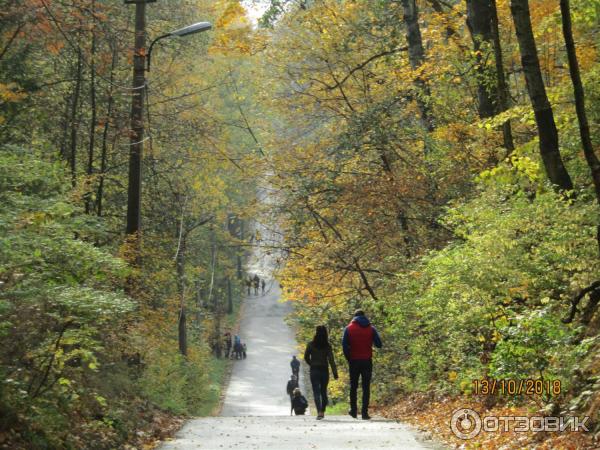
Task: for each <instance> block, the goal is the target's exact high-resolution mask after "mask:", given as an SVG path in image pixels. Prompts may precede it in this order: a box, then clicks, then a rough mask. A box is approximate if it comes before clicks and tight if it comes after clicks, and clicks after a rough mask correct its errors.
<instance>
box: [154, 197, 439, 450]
mask: <svg viewBox="0 0 600 450" xmlns="http://www.w3.org/2000/svg"><path fill="white" fill-rule="evenodd" d="M265 197H266V196H265ZM265 197H263V199H262V200H263V201H267V202H268V200H269V199H265ZM257 230H258V233H257V235H258V236H261V242H262V243H263V245H264V247H270V246H271V245H272V244H276V243H277V239H276V234H277V233H276V232H274V231H272V230H269V229H267V228H265V227H264V226H261V225H260V224H259V225H258V226H257ZM277 257H278V255H276V254H273V253H271V252H267V251H264V250H263V249H261V246H257V247H255V251H254V253H253V256H252V258H251V261H250V262H249V265H248V272H249V273H251V274H255V273H256V274H258V276H260V277H261V278H265V279H266V280H267V292H265V295H261V294H259V295H250V296H248V297H247V298H246V299H245V300H244V308H243V317H242V321H241V326H240V336H241V338H242V341H245V342H246V343H247V345H248V357H247V359H245V360H240V361H235V362H234V367H233V371H232V375H231V380H230V382H229V386H228V388H227V391H226V393H225V400H224V404H223V408H222V411H221V416H220V417H205V418H199V419H194V420H190V421H188V422H187V423H186V425H185V426H184V427H183V428H182V429H181V430H180V432H179V433H178V434H177V436H176V439H174V440H172V441H170V442H167V443H165V444H163V446H162V447H161V449H163V450H175V449H177V450H191V449H210V450H221V449H239V450H246V449H248V450H250V449H257V450H263V449H264V450H270V449H272V450H304V449H322V450H337V449H340V450H341V449H361V450H378V449H425V448H433V447H431V446H427V445H425V444H424V443H422V442H420V441H419V440H418V437H417V434H415V433H414V432H413V431H411V430H410V429H409V428H408V427H407V426H406V425H403V424H400V423H397V422H394V421H388V420H377V419H374V420H371V421H362V420H355V419H352V418H351V417H350V416H326V417H325V419H324V420H322V421H317V420H316V419H315V416H312V415H307V416H294V417H290V403H289V398H288V397H287V395H286V392H285V387H286V383H287V380H288V379H289V377H290V374H291V368H290V365H289V363H290V360H291V357H292V355H293V354H296V353H298V347H297V343H296V341H295V339H294V333H293V331H292V330H291V329H290V327H289V326H288V325H287V324H286V323H285V317H286V316H287V315H288V314H289V313H290V312H291V305H289V304H287V303H282V302H281V301H280V297H281V292H280V289H279V286H278V284H277V283H276V282H274V281H273V280H272V273H273V270H274V268H275V267H276V265H277V264H276V263H277ZM339 363H340V366H342V365H343V362H342V361H340V362H339ZM308 384H309V383H308V382H306V380H304V375H303V371H302V370H301V372H300V387H301V389H302V390H303V392H306V389H307V387H308V386H307V385H308ZM313 409H314V408H313ZM309 412H310V410H309Z"/></svg>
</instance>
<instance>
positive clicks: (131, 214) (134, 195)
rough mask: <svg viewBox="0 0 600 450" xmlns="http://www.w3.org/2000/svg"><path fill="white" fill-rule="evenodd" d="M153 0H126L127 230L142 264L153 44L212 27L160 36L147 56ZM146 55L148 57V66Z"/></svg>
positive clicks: (197, 26)
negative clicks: (129, 38)
mask: <svg viewBox="0 0 600 450" xmlns="http://www.w3.org/2000/svg"><path fill="white" fill-rule="evenodd" d="M152 1H153V0H127V1H126V3H135V47H134V55H133V88H132V90H131V92H132V94H131V133H130V143H129V176H128V187H127V227H126V233H127V235H128V236H130V239H132V241H133V242H132V243H133V244H134V246H135V249H134V255H135V256H134V258H132V259H133V261H132V262H133V263H134V264H136V265H139V263H140V236H139V233H140V231H141V218H142V216H141V208H142V155H143V150H144V140H145V139H144V95H145V93H146V89H147V86H146V72H147V71H149V70H150V54H151V52H152V46H153V45H154V44H155V43H156V42H157V41H159V40H160V39H164V38H167V37H171V36H177V37H183V36H189V35H191V34H194V33H200V32H202V31H207V30H210V28H211V25H210V23H208V22H198V23H195V24H193V25H189V26H187V27H184V28H180V29H178V30H175V31H172V32H170V33H167V34H164V35H162V36H159V37H158V38H156V39H154V40H153V41H152V43H151V44H150V47H149V49H148V53H147V55H146V52H145V46H146V2H152ZM146 58H148V62H147V64H148V65H147V66H146Z"/></svg>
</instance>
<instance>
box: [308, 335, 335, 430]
mask: <svg viewBox="0 0 600 450" xmlns="http://www.w3.org/2000/svg"><path fill="white" fill-rule="evenodd" d="M304 360H305V361H306V364H308V366H309V367H310V383H311V384H312V389H313V396H314V398H315V406H316V407H317V420H321V419H322V418H323V417H325V408H326V407H327V403H329V400H328V399H327V385H328V384H329V366H331V372H332V373H333V378H334V379H336V380H337V377H338V373H337V367H336V366H335V360H334V359H333V351H332V349H331V344H330V343H329V339H328V337H327V328H325V326H324V325H319V326H318V327H317V329H316V332H315V337H314V338H313V340H312V341H311V342H309V343H308V345H307V346H306V351H305V352H304Z"/></svg>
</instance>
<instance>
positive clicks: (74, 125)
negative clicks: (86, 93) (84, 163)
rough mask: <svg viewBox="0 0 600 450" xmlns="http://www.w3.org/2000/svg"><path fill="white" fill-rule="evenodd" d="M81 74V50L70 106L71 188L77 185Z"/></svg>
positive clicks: (79, 50)
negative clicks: (78, 114) (78, 113)
mask: <svg viewBox="0 0 600 450" xmlns="http://www.w3.org/2000/svg"><path fill="white" fill-rule="evenodd" d="M82 72H83V56H82V54H81V48H79V49H78V50H77V74H76V76H75V88H74V90H73V103H72V105H71V121H70V126H71V141H70V143H71V147H70V154H69V165H70V168H71V184H72V185H73V187H75V185H76V184H77V133H78V132H79V118H78V117H77V112H78V110H79V95H80V93H81V77H82Z"/></svg>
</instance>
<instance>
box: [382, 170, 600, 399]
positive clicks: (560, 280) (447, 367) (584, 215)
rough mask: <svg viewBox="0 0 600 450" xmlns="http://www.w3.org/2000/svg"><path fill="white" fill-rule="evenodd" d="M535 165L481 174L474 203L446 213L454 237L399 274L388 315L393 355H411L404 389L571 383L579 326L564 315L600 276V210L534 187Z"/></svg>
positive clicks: (404, 366) (402, 367)
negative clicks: (488, 379) (486, 381)
mask: <svg viewBox="0 0 600 450" xmlns="http://www.w3.org/2000/svg"><path fill="white" fill-rule="evenodd" d="M529 167H530V164H526V165H522V164H520V163H519V164H515V165H510V166H508V165H507V166H500V167H499V168H498V169H496V170H495V171H494V172H493V173H491V174H488V175H485V176H482V177H481V178H482V179H483V180H484V181H482V182H481V186H480V192H479V195H478V196H477V197H476V198H474V199H473V200H471V201H468V202H465V203H462V204H459V203H457V204H456V205H455V206H453V207H450V208H448V210H447V213H446V216H445V218H444V222H445V225H446V226H447V227H448V228H450V229H452V230H453V232H454V233H455V236H456V238H457V239H456V240H455V241H454V242H453V243H452V244H451V245H448V246H447V247H446V248H444V249H442V250H439V251H433V252H431V253H430V254H429V255H428V256H427V257H426V258H424V259H423V261H422V262H421V263H420V264H419V265H418V267H416V268H415V269H414V270H412V271H409V272H406V273H401V274H400V275H399V276H398V279H397V281H396V283H395V286H394V291H395V294H393V296H392V299H393V301H392V302H391V306H387V305H390V303H387V305H386V306H385V309H386V311H387V312H388V314H389V321H388V324H387V332H388V333H391V336H390V337H391V338H392V342H393V343H394V344H393V345H394V349H395V350H396V351H397V352H399V353H400V354H401V355H406V356H407V358H406V359H403V360H402V362H401V363H400V364H399V367H398V369H399V374H400V376H401V378H402V379H403V385H404V386H403V387H404V388H405V389H408V390H413V389H425V388H427V387H428V385H429V383H432V382H433V383H436V384H437V385H438V387H440V388H443V389H447V388H450V389H452V390H461V389H466V388H467V387H468V384H469V383H468V380H469V379H473V378H474V377H481V376H484V375H485V374H490V375H492V376H495V377H496V378H537V377H540V376H543V377H546V378H547V377H550V378H552V377H557V378H561V379H562V380H563V383H564V384H563V385H564V386H566V385H567V384H568V377H569V376H570V368H571V367H572V366H573V364H574V363H575V358H574V356H573V355H574V353H575V351H576V348H577V346H576V344H574V342H576V340H575V339H573V338H574V336H575V335H576V332H577V329H574V328H573V327H572V326H571V325H565V324H563V323H562V322H561V319H562V318H563V317H565V316H566V315H567V313H568V310H569V306H570V299H571V298H572V297H573V296H574V295H575V294H576V293H577V292H578V290H580V289H582V288H583V287H585V286H587V285H589V284H590V283H591V282H592V281H593V280H595V279H598V277H599V276H600V271H599V269H598V267H597V266H595V265H590V264H589V261H590V260H594V259H595V258H596V252H597V247H596V241H595V232H596V220H597V215H596V207H595V205H594V204H593V203H590V202H589V201H588V199H587V197H586V195H585V194H582V195H581V197H580V198H579V199H577V200H572V201H565V200H564V198H562V197H561V196H559V195H557V194H555V193H553V191H552V190H551V189H546V187H545V186H543V185H537V189H535V186H533V185H532V184H531V183H532V179H531V175H530V169H529ZM534 179H536V177H534ZM523 183H525V185H528V187H527V188H526V189H525V190H523V186H524V184H523ZM532 188H534V191H533V192H532V191H531V189H532ZM388 339H389V338H388ZM492 355H493V356H492ZM450 381H452V382H453V383H450V384H449V383H448V382H450ZM465 382H466V383H465Z"/></svg>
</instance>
